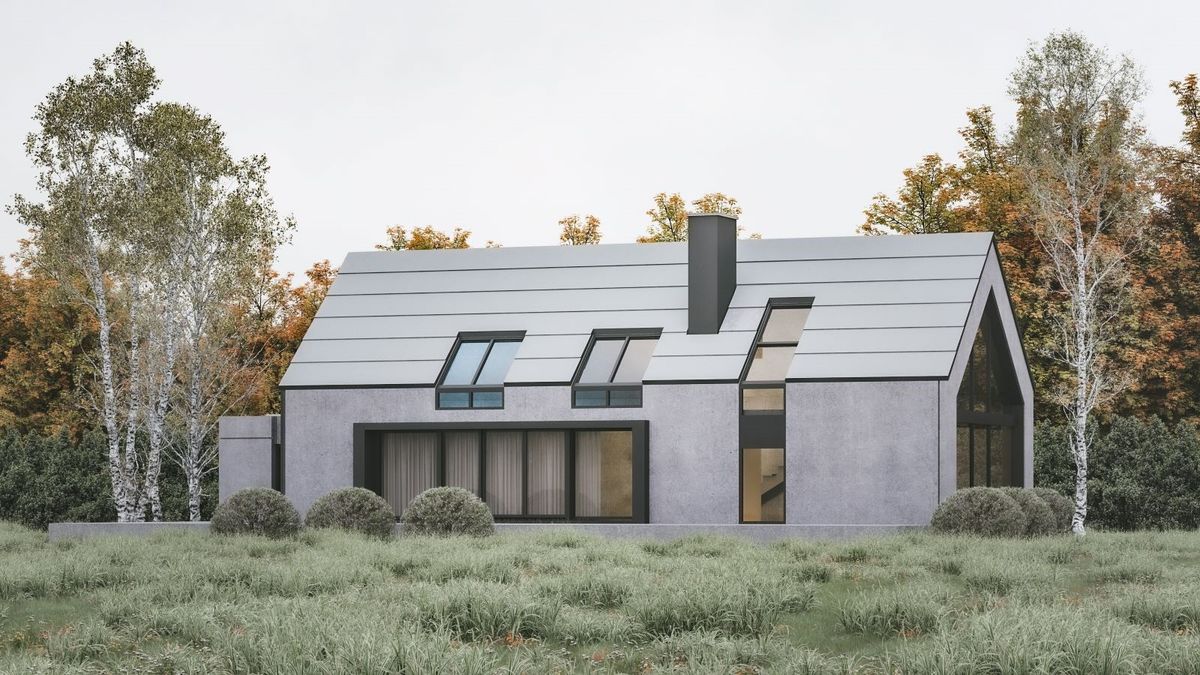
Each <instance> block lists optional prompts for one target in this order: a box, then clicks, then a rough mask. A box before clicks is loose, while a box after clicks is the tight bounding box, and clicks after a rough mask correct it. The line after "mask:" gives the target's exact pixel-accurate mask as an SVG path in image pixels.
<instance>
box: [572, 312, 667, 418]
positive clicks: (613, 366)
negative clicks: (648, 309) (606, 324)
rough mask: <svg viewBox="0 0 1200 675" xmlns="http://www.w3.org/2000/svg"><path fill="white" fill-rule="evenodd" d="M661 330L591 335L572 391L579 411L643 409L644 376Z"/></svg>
mask: <svg viewBox="0 0 1200 675" xmlns="http://www.w3.org/2000/svg"><path fill="white" fill-rule="evenodd" d="M661 334H662V329H659V328H654V329H636V330H597V331H595V332H593V333H592V339H591V341H590V342H588V346H587V349H586V350H584V352H583V358H582V359H580V361H579V368H578V369H576V372H575V381H574V383H573V387H572V389H571V404H572V405H573V406H574V407H576V408H640V407H642V376H643V375H645V373H646V367H647V366H648V365H650V357H651V356H652V355H653V354H654V348H655V347H656V346H658V338H659V336H660V335H661Z"/></svg>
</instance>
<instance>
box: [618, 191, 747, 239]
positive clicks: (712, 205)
mask: <svg viewBox="0 0 1200 675" xmlns="http://www.w3.org/2000/svg"><path fill="white" fill-rule="evenodd" d="M692 209H693V211H694V212H696V213H719V214H721V215H725V216H730V217H732V218H737V217H739V216H741V215H742V207H741V206H740V205H739V204H738V201H737V200H736V199H734V198H733V197H730V196H728V195H726V194H724V193H721V192H710V193H708V194H706V195H704V196H702V197H700V198H699V199H696V200H694V201H693V202H692ZM646 215H647V216H650V226H649V227H648V228H647V230H646V234H645V235H643V236H641V237H638V239H637V241H638V243H639V244H650V243H655V242H664V241H687V217H688V209H687V202H685V201H684V200H683V197H681V196H679V193H678V192H676V193H674V194H671V195H668V194H667V193H665V192H660V193H658V194H657V195H655V196H654V208H652V209H650V210H649V211H646ZM742 231H743V228H742V226H741V225H740V224H739V225H738V233H739V234H740V233H741V232H742ZM751 238H754V239H759V238H761V236H760V235H751Z"/></svg>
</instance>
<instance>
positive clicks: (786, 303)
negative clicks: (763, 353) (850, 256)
mask: <svg viewBox="0 0 1200 675" xmlns="http://www.w3.org/2000/svg"><path fill="white" fill-rule="evenodd" d="M812 306H813V298H811V297H804V298H770V299H768V300H767V305H766V307H765V308H763V315H762V318H761V319H759V321H758V330H757V331H755V333H754V342H753V343H751V345H750V352H749V353H748V354H747V355H746V363H745V364H743V365H742V373H741V375H740V376H739V377H738V382H739V386H738V412H739V413H740V414H742V415H782V414H783V412H784V411H785V410H787V386H786V384H787V381H786V376H785V378H784V379H780V380H778V381H776V380H770V381H754V382H747V381H746V378H747V377H748V376H749V375H750V367H751V366H753V365H754V354H755V353H757V352H758V350H759V348H760V347H791V348H792V349H795V348H796V345H798V344H800V337H799V336H797V337H796V341H795V342H764V341H763V333H765V332H766V330H767V322H769V321H770V320H771V312H772V311H774V310H776V309H812ZM802 332H803V331H802ZM746 389H779V390H781V391H783V407H781V408H780V409H779V410H746V406H745V394H743V392H744V391H745V390H746Z"/></svg>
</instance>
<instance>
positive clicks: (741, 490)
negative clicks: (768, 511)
mask: <svg viewBox="0 0 1200 675" xmlns="http://www.w3.org/2000/svg"><path fill="white" fill-rule="evenodd" d="M785 445H786V443H783V444H780V445H779V446H778V448H776V447H774V446H772V447H759V446H745V445H743V446H742V447H741V448H739V449H738V524H740V525H785V524H787V448H786V447H784V446H785ZM775 449H779V450H782V451H783V482H782V483H780V484H779V487H780V488H782V492H783V494H782V495H780V497H781V498H782V499H783V520H746V494H745V493H746V451H747V450H758V451H759V452H762V451H763V450H775Z"/></svg>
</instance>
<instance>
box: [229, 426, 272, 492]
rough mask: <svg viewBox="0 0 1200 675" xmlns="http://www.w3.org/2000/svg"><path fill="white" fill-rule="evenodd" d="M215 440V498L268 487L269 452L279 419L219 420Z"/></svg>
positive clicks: (269, 475) (269, 477)
mask: <svg viewBox="0 0 1200 675" xmlns="http://www.w3.org/2000/svg"><path fill="white" fill-rule="evenodd" d="M218 435H219V436H220V438H219V439H218V440H217V443H218V446H217V452H218V460H217V467H218V468H217V498H218V500H219V501H222V502H223V501H225V500H226V499H228V498H229V497H230V495H232V494H233V493H235V492H237V491H238V490H243V489H245V488H249V487H271V451H272V446H273V445H274V443H275V442H277V441H278V440H279V416H278V415H261V416H256V417H249V416H248V417H222V418H221V419H220V429H219V434H218Z"/></svg>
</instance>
